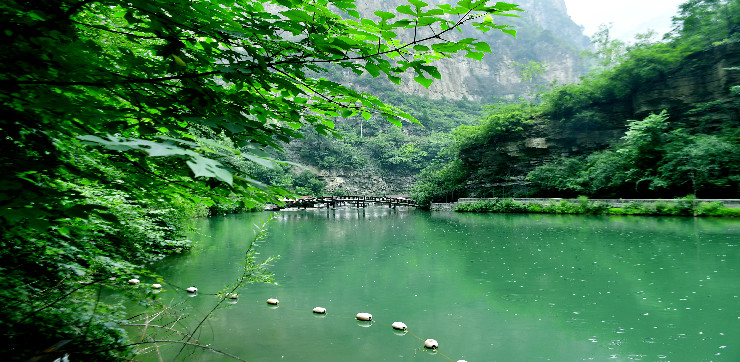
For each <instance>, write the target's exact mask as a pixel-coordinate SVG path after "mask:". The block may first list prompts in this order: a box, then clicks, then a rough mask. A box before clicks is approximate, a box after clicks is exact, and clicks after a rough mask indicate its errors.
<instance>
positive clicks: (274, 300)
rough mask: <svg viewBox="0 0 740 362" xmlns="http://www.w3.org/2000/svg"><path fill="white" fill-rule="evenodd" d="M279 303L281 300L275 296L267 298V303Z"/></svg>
mask: <svg viewBox="0 0 740 362" xmlns="http://www.w3.org/2000/svg"><path fill="white" fill-rule="evenodd" d="M278 303H280V301H279V300H277V299H275V298H270V299H268V300H267V304H272V305H276V304H278Z"/></svg>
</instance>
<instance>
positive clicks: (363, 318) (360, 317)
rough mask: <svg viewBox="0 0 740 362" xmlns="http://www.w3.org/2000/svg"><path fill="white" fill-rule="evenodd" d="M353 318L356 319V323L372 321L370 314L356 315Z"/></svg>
mask: <svg viewBox="0 0 740 362" xmlns="http://www.w3.org/2000/svg"><path fill="white" fill-rule="evenodd" d="M355 318H357V320H358V321H371V320H373V315H372V314H370V313H357V316H356V317H355Z"/></svg>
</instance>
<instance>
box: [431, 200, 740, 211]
mask: <svg viewBox="0 0 740 362" xmlns="http://www.w3.org/2000/svg"><path fill="white" fill-rule="evenodd" d="M485 200H490V201H495V200H500V199H498V198H488V199H477V198H464V199H459V200H457V202H453V203H432V206H431V210H432V211H451V210H455V206H457V205H458V204H472V203H476V202H478V201H485ZM507 200H513V201H516V202H521V203H524V204H535V203H536V204H540V205H543V206H547V205H552V204H553V203H558V202H561V201H563V200H565V201H567V202H570V203H574V204H576V203H579V202H581V201H582V200H580V199H561V198H507ZM588 201H589V202H601V203H604V204H608V205H609V206H611V207H624V206H626V205H628V204H631V203H642V204H651V203H658V202H661V203H676V202H681V201H684V202H685V201H686V200H684V199H588ZM696 202H697V203H700V202H719V203H721V204H722V206H724V207H729V208H733V209H740V199H696Z"/></svg>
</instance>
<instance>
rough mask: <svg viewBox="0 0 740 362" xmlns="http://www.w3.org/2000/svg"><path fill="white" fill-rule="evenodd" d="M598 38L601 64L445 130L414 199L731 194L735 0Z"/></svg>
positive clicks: (739, 49)
mask: <svg viewBox="0 0 740 362" xmlns="http://www.w3.org/2000/svg"><path fill="white" fill-rule="evenodd" d="M623 46H624V44H621V43H618V42H614V41H612V42H606V43H603V44H600V47H599V49H598V53H597V55H599V56H601V60H602V64H601V70H600V71H598V72H594V73H591V74H589V75H588V76H587V77H585V78H584V79H583V80H582V81H581V82H580V83H578V84H573V85H563V86H559V87H556V88H555V89H553V90H552V91H549V92H546V93H544V94H543V96H542V99H543V101H542V102H518V103H517V102H509V103H502V104H500V105H499V106H498V107H496V108H495V109H493V110H492V111H491V112H489V113H488V114H487V115H486V116H484V117H483V118H482V119H481V120H480V122H478V123H477V124H475V125H471V126H461V127H459V128H458V129H456V130H455V144H454V145H453V146H452V147H451V148H450V149H448V151H449V152H451V153H453V154H454V155H455V157H454V160H453V161H451V162H448V163H446V164H444V165H438V166H436V167H434V168H430V169H428V170H427V171H426V172H425V173H424V175H423V177H422V179H421V180H420V182H419V183H418V184H417V186H416V188H415V195H416V197H417V200H419V201H422V200H423V201H425V202H429V201H434V200H439V201H444V200H446V199H447V200H449V199H451V198H452V195H453V193H454V197H455V198H458V197H463V196H474V197H490V196H525V195H526V196H545V197H573V196H578V195H583V196H588V197H595V198H598V197H618V198H619V197H621V198H636V197H637V198H652V197H668V198H671V197H682V196H686V195H689V194H693V195H696V196H697V197H701V198H737V197H740V188H739V187H740V169H738V167H737V165H738V164H740V158H738V157H740V156H738V155H740V2H739V1H737V0H729V1H715V0H701V1H694V0H692V1H689V2H686V3H685V4H683V5H682V6H681V8H680V13H679V14H678V15H677V16H676V17H675V18H674V29H673V31H672V32H671V33H670V34H668V35H667V36H666V37H665V38H664V39H662V40H660V39H652V40H651V38H650V37H648V36H643V37H641V38H640V39H638V41H637V42H636V43H635V44H633V45H630V46H629V47H627V48H624V47H623Z"/></svg>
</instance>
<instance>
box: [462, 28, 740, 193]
mask: <svg viewBox="0 0 740 362" xmlns="http://www.w3.org/2000/svg"><path fill="white" fill-rule="evenodd" d="M737 67H740V43H727V44H723V45H721V46H717V47H714V48H712V49H709V50H707V51H704V52H700V53H697V54H694V55H693V56H691V57H690V58H689V59H688V60H687V61H686V62H684V64H683V66H682V67H680V68H679V69H677V70H675V71H673V72H671V73H668V74H664V75H663V77H662V78H661V79H660V80H659V81H657V82H651V83H649V84H645V85H644V86H643V87H642V88H640V89H638V90H637V91H636V92H635V93H634V94H633V96H632V97H631V98H627V99H625V100H622V101H617V102H614V103H609V104H599V105H594V106H593V112H594V113H593V114H594V117H597V118H601V119H604V120H606V121H605V122H603V123H602V124H601V125H600V126H599V127H598V128H587V127H577V128H566V129H564V128H560V127H555V126H553V125H552V124H551V123H550V124H546V123H535V124H532V125H530V126H529V128H528V129H526V130H525V132H523V133H522V134H521V135H520V136H519V137H517V138H514V139H510V140H508V141H506V142H500V143H493V144H486V145H481V146H480V148H479V149H475V150H469V152H467V154H468V158H467V159H465V160H464V162H466V163H467V164H485V165H488V167H485V168H484V169H481V170H479V171H478V173H477V179H476V180H471V183H474V184H478V185H481V186H483V187H484V188H485V187H490V186H510V187H511V186H514V187H516V186H519V187H521V188H522V189H523V187H524V186H523V185H524V182H523V181H524V176H525V175H526V174H527V173H528V172H529V171H531V170H532V169H534V168H535V167H537V166H540V165H543V164H545V163H547V162H550V161H552V160H554V159H556V158H559V157H563V156H571V155H578V154H585V153H589V152H593V151H595V150H599V149H603V148H605V147H607V146H609V145H611V144H613V143H615V142H618V141H619V140H620V138H621V137H622V136H623V135H624V131H625V130H626V121H627V120H629V119H643V118H645V117H646V116H648V115H649V114H650V113H659V112H661V111H662V110H664V109H665V110H667V111H668V113H669V114H670V115H671V118H672V119H677V120H679V119H683V120H686V119H690V118H691V117H698V116H704V115H701V114H700V115H697V114H695V113H687V112H688V111H689V110H691V109H694V108H695V107H696V106H697V105H699V104H702V103H706V102H712V103H713V104H714V105H715V106H716V105H723V104H731V103H732V102H737V96H733V95H732V94H731V91H730V88H731V87H732V86H736V85H740V71H739V70H733V69H731V68H737ZM715 108H716V109H724V111H723V112H724V113H721V112H720V113H718V112H716V111H712V112H713V113H712V116H713V117H715V118H721V119H725V120H731V121H734V122H740V109H738V107H737V106H729V107H715Z"/></svg>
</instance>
